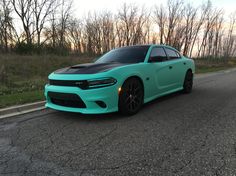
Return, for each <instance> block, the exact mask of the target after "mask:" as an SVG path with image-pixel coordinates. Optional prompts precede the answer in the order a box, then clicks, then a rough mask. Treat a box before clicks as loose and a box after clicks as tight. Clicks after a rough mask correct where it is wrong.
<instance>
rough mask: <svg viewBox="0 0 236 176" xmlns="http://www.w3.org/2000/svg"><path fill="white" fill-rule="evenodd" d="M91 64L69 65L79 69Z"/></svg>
mask: <svg viewBox="0 0 236 176" xmlns="http://www.w3.org/2000/svg"><path fill="white" fill-rule="evenodd" d="M92 65H94V64H92V63H91V64H79V65H73V66H71V67H70V68H72V69H80V68H87V67H89V66H92Z"/></svg>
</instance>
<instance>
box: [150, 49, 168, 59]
mask: <svg viewBox="0 0 236 176" xmlns="http://www.w3.org/2000/svg"><path fill="white" fill-rule="evenodd" d="M151 57H158V58H160V59H163V60H166V59H167V56H166V53H165V51H164V49H163V48H160V47H157V48H153V49H152V52H151Z"/></svg>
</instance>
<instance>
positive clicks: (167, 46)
mask: <svg viewBox="0 0 236 176" xmlns="http://www.w3.org/2000/svg"><path fill="white" fill-rule="evenodd" d="M138 47H147V48H150V47H166V48H170V49H173V50H175V51H178V50H177V49H175V48H173V47H171V46H169V45H164V44H146V45H131V46H123V47H119V48H115V49H121V48H138ZM178 52H179V51H178Z"/></svg>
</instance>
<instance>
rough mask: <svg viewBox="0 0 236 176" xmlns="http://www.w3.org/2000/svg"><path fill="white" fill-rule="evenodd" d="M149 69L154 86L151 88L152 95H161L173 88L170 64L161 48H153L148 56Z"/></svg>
mask: <svg viewBox="0 0 236 176" xmlns="http://www.w3.org/2000/svg"><path fill="white" fill-rule="evenodd" d="M149 63H150V66H151V67H150V68H151V69H152V70H153V75H152V77H153V79H154V84H155V86H152V89H153V93H155V94H156V95H159V94H163V93H165V92H167V91H169V90H170V89H172V87H173V69H172V67H173V66H172V62H171V61H169V60H168V59H167V55H166V52H165V50H164V49H163V47H154V48H153V49H152V51H151V54H150V59H149Z"/></svg>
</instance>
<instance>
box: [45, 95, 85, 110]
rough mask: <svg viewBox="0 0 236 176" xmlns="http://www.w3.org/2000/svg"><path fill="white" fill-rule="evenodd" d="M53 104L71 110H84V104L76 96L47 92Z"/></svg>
mask: <svg viewBox="0 0 236 176" xmlns="http://www.w3.org/2000/svg"><path fill="white" fill-rule="evenodd" d="M48 97H49V98H50V100H51V102H52V103H53V104H56V105H59V106H65V107H71V108H86V105H85V103H84V102H83V100H82V99H81V98H80V97H79V96H78V95H77V94H70V93H57V92H48Z"/></svg>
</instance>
